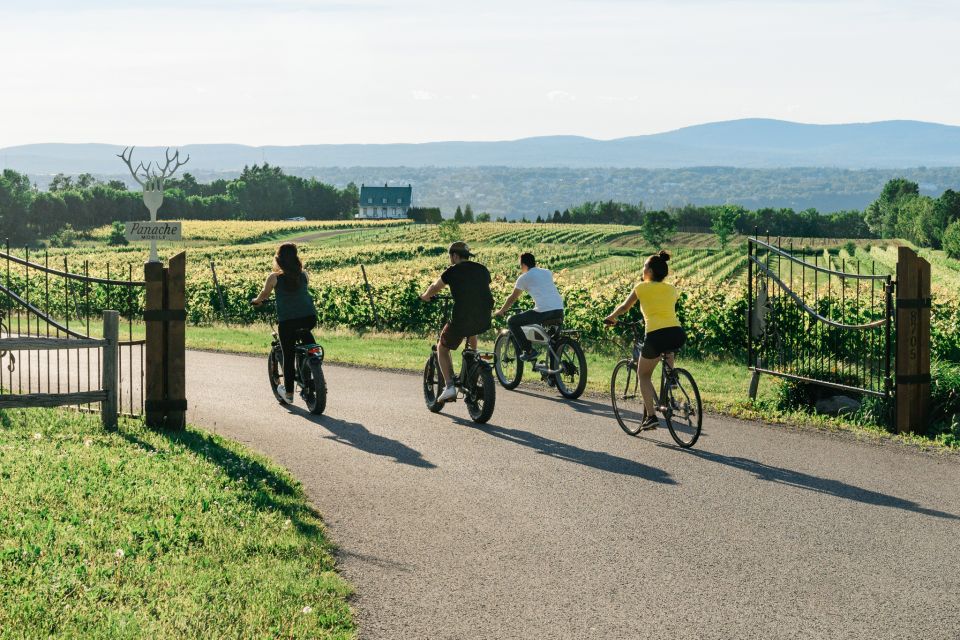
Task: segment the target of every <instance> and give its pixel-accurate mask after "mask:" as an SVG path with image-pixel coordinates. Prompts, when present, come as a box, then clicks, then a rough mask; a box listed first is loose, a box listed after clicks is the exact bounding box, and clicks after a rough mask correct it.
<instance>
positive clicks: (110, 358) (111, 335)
mask: <svg viewBox="0 0 960 640" xmlns="http://www.w3.org/2000/svg"><path fill="white" fill-rule="evenodd" d="M103 339H104V340H106V342H107V343H106V344H105V345H104V346H103V382H102V384H103V390H104V391H105V392H106V393H107V399H106V400H104V401H103V402H101V403H100V412H101V416H100V420H101V422H102V423H103V428H104V429H116V428H117V407H118V404H117V403H118V401H119V392H120V381H119V378H118V377H117V358H118V357H119V346H118V343H119V341H120V313H119V312H117V311H104V312H103Z"/></svg>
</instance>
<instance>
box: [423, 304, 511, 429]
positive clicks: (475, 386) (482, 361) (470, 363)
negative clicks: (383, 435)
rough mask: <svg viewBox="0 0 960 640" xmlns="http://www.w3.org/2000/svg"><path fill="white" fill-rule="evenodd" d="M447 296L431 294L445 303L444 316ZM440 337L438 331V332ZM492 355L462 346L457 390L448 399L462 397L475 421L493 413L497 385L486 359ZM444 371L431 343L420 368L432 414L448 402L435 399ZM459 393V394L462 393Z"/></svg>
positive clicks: (487, 418)
mask: <svg viewBox="0 0 960 640" xmlns="http://www.w3.org/2000/svg"><path fill="white" fill-rule="evenodd" d="M452 300H453V299H452V298H451V297H449V296H434V297H433V299H432V301H433V302H438V303H441V304H443V305H444V306H445V308H444V314H443V315H444V317H445V318H447V319H449V315H450V313H449V307H450V305H449V303H450V302H452ZM440 327H441V328H440V331H441V332H442V331H443V324H441V325H440ZM437 335H438V340H439V332H438V334H437ZM492 358H493V354H492V353H490V352H488V351H477V350H474V349H471V348H469V347H464V349H463V352H462V355H461V363H460V373H459V374H457V375H455V376H454V379H453V384H454V386H455V387H456V389H457V392H458V395H457V397H456V398H454V399H453V400H448V401H447V402H456V401H457V399H459V398H460V397H463V401H464V404H466V405H467V412H468V413H469V414H470V419H471V420H473V421H474V422H477V423H481V424H482V423H485V422H487V421H488V420H490V417H491V416H492V415H493V408H494V406H495V405H496V401H497V396H496V392H497V388H496V385H495V383H494V381H493V373H491V371H490V364H489V363H488V362H487V360H490V359H492ZM445 386H446V385H445V384H444V380H443V372H442V371H440V362H439V360H438V359H437V345H436V343H434V344H433V345H432V346H431V353H430V357H429V358H427V363H426V365H425V366H424V368H423V400H424V402H425V403H426V405H427V409H429V410H430V411H431V412H432V413H438V412H439V411H440V410H441V409H443V407H444V406H445V405H446V404H447V402H439V401H438V400H437V398H438V397H439V396H440V394H441V393H443V390H444V387H445ZM461 394H462V396H461Z"/></svg>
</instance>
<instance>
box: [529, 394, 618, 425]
mask: <svg viewBox="0 0 960 640" xmlns="http://www.w3.org/2000/svg"><path fill="white" fill-rule="evenodd" d="M511 393H518V394H521V395H524V396H529V397H531V398H539V399H540V400H549V401H550V402H556V403H558V404H562V405H563V406H565V407H569V408H571V409H573V410H574V411H576V412H577V413H582V414H585V415H588V416H598V417H601V418H610V419H611V420H615V419H616V417H615V416H614V415H613V407H611V406H610V403H609V402H607V403H603V402H596V401H595V400H584V399H583V398H577V399H576V400H567V399H566V398H564V397H563V396H560V395H550V394H548V393H547V392H546V391H544V392H543V393H537V392H535V391H526V390H523V389H514V390H513V391H512V392H511ZM554 393H558V392H554Z"/></svg>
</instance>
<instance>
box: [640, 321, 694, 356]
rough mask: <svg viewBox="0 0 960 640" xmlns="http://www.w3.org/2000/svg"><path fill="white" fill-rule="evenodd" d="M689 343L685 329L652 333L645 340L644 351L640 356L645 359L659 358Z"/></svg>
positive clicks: (659, 330) (673, 328)
mask: <svg viewBox="0 0 960 640" xmlns="http://www.w3.org/2000/svg"><path fill="white" fill-rule="evenodd" d="M686 341H687V334H686V332H685V331H684V330H683V327H667V328H666V329H657V330H656V331H651V332H650V333H648V334H647V335H646V336H644V338H643V349H641V350H640V355H642V356H643V357H644V358H650V359H653V358H659V357H660V356H661V355H662V354H664V353H672V352H674V351H676V350H678V349H679V348H680V347H682V346H683V343H684V342H686Z"/></svg>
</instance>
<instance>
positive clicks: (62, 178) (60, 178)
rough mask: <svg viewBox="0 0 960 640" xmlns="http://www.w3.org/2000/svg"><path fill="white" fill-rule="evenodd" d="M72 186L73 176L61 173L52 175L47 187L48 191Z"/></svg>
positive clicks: (64, 189)
mask: <svg viewBox="0 0 960 640" xmlns="http://www.w3.org/2000/svg"><path fill="white" fill-rule="evenodd" d="M72 188H73V178H71V177H70V176H68V175H64V174H62V173H58V174H57V175H55V176H53V180H51V181H50V186H49V187H48V189H49V190H50V191H66V190H68V189H72Z"/></svg>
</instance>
